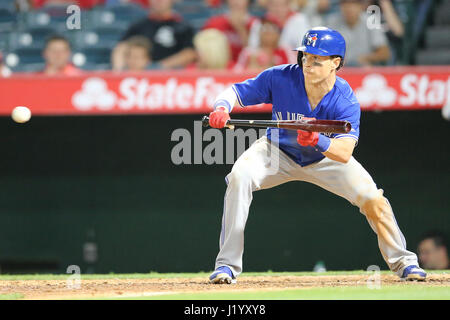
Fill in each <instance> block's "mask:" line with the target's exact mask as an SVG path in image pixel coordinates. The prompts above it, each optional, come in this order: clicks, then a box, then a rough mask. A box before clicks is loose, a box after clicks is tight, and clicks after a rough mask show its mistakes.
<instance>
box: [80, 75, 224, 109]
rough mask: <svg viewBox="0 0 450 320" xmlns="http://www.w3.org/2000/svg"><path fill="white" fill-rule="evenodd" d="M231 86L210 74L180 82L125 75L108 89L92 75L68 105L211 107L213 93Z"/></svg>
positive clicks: (166, 107)
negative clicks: (150, 79)
mask: <svg viewBox="0 0 450 320" xmlns="http://www.w3.org/2000/svg"><path fill="white" fill-rule="evenodd" d="M231 85H232V83H218V82H216V81H215V79H214V78H213V77H199V78H196V79H193V80H191V79H189V80H188V81H186V80H185V81H184V82H181V83H180V82H179V81H178V79H177V78H175V77H171V78H168V79H163V80H160V81H156V80H155V81H154V82H153V83H152V82H150V81H149V79H147V78H141V79H139V78H134V77H126V78H123V79H120V82H119V85H118V87H117V90H112V89H109V88H108V84H107V82H106V81H105V80H104V79H101V78H98V77H94V78H88V79H86V80H85V81H84V82H83V84H82V86H81V90H79V91H77V92H75V93H74V95H73V96H72V105H73V106H74V107H75V108H76V109H78V110H80V111H95V110H100V111H108V110H112V109H117V110H122V111H128V110H133V109H134V110H152V111H155V112H158V111H164V112H165V111H169V110H173V109H178V110H180V111H182V110H192V109H201V108H204V106H208V107H210V106H212V105H213V103H214V100H215V98H216V97H217V95H218V94H219V93H221V92H223V91H224V90H225V89H226V88H227V87H229V86H231ZM114 87H116V86H114Z"/></svg>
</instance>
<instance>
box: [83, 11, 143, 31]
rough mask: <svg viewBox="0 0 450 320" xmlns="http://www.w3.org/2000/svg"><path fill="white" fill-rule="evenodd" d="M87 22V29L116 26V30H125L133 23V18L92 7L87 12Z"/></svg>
mask: <svg viewBox="0 0 450 320" xmlns="http://www.w3.org/2000/svg"><path fill="white" fill-rule="evenodd" d="M87 15H88V19H87V20H88V23H87V29H89V30H93V29H100V28H108V27H111V28H116V29H118V30H122V32H125V30H126V29H127V28H128V26H129V25H130V24H131V23H133V22H134V21H133V19H130V18H126V17H120V16H116V14H115V13H114V12H113V11H111V10H108V9H93V10H91V11H89V12H88V13H87Z"/></svg>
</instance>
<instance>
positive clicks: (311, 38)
mask: <svg viewBox="0 0 450 320" xmlns="http://www.w3.org/2000/svg"><path fill="white" fill-rule="evenodd" d="M317 39H318V38H317V33H315V34H309V33H307V38H306V44H307V45H308V46H313V47H315V46H316V41H317Z"/></svg>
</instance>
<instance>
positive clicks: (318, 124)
mask: <svg viewBox="0 0 450 320" xmlns="http://www.w3.org/2000/svg"><path fill="white" fill-rule="evenodd" d="M202 124H203V126H204V127H208V126H209V117H207V116H204V117H203V119H202ZM225 126H226V127H228V128H230V129H233V128H234V127H235V126H236V127H257V128H280V129H289V130H305V131H310V132H324V133H348V132H350V130H351V129H352V125H351V123H350V122H348V121H342V120H241V119H230V120H228V121H227V123H226V125H225Z"/></svg>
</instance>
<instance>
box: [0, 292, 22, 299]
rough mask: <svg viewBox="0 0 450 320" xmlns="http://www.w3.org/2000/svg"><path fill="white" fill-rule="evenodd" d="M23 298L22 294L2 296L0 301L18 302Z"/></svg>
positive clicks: (0, 295)
mask: <svg viewBox="0 0 450 320" xmlns="http://www.w3.org/2000/svg"><path fill="white" fill-rule="evenodd" d="M23 298H24V296H23V294H21V293H8V294H0V300H17V299H23Z"/></svg>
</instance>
